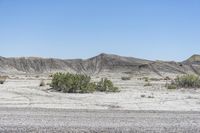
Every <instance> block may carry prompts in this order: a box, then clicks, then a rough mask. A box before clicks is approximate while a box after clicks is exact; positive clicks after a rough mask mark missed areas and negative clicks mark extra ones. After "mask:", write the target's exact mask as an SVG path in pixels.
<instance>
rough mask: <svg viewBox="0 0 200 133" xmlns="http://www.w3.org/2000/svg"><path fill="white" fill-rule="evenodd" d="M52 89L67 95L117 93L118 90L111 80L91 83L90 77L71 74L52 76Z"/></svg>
mask: <svg viewBox="0 0 200 133" xmlns="http://www.w3.org/2000/svg"><path fill="white" fill-rule="evenodd" d="M51 87H52V88H53V89H55V90H57V91H62V92H65V93H91V92H94V91H109V92H115V91H116V90H117V89H118V88H116V87H114V86H113V83H112V82H111V81H110V80H107V79H102V80H101V81H100V82H99V83H94V82H91V77H90V76H87V75H82V74H71V73H55V74H54V75H53V76H52V82H51Z"/></svg>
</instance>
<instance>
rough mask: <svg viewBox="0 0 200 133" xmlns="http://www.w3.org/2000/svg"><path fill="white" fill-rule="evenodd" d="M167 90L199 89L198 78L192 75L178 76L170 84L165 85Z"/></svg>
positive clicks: (199, 81) (199, 79)
mask: <svg viewBox="0 0 200 133" xmlns="http://www.w3.org/2000/svg"><path fill="white" fill-rule="evenodd" d="M167 88H168V89H176V88H200V77H199V76H196V75H193V74H187V75H183V76H178V77H176V79H175V80H174V81H172V82H171V84H169V85H167Z"/></svg>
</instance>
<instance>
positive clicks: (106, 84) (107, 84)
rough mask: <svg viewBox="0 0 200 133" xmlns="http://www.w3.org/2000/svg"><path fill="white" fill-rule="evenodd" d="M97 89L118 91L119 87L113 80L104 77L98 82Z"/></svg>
mask: <svg viewBox="0 0 200 133" xmlns="http://www.w3.org/2000/svg"><path fill="white" fill-rule="evenodd" d="M97 91H102V92H117V91H119V89H118V88H117V87H115V86H114V85H113V83H112V81H110V80H108V79H107V78H102V79H101V81H100V82H98V83H97Z"/></svg>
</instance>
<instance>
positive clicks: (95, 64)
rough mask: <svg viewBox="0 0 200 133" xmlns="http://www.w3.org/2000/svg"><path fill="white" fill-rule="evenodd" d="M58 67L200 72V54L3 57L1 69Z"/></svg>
mask: <svg viewBox="0 0 200 133" xmlns="http://www.w3.org/2000/svg"><path fill="white" fill-rule="evenodd" d="M57 71H64V72H73V73H84V74H89V75H95V74H99V73H104V72H110V73H116V72H119V73H131V74H133V75H139V74H157V75H159V76H162V75H165V74H166V73H172V74H186V73H194V74H200V55H193V56H191V57H190V58H189V59H187V60H185V61H183V62H175V61H171V62H167V61H150V60H144V59H138V58H133V57H123V56H118V55H112V54H105V53H102V54H100V55H97V56H95V57H92V58H89V59H85V60H83V59H71V60H70V59H68V60H67V59H66V60H64V59H54V58H40V57H18V58H5V57H0V72H1V73H8V74H12V73H16V74H24V73H38V74H41V73H53V72H57Z"/></svg>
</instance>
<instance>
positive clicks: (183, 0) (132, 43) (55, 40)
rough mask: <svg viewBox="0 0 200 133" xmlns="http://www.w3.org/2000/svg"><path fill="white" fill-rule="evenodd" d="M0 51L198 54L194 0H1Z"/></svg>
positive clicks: (198, 8) (198, 7)
mask: <svg viewBox="0 0 200 133" xmlns="http://www.w3.org/2000/svg"><path fill="white" fill-rule="evenodd" d="M0 49H1V51H0V55H1V56H6V57H10V56H42V57H55V58H88V57H91V56H95V55H97V54H99V53H102V52H104V53H111V54H118V55H124V56H133V57H138V58H145V59H152V60H156V59H161V60H177V61H181V60H184V59H186V58H188V57H189V56H191V55H192V54H200V1H199V0H0Z"/></svg>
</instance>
